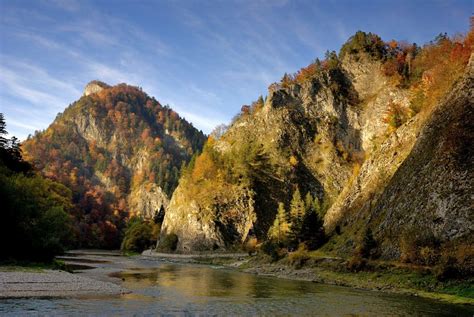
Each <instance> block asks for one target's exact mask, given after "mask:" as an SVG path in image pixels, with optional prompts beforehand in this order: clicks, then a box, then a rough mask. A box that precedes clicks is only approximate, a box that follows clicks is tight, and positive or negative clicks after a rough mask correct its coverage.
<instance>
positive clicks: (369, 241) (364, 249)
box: [356, 228, 377, 259]
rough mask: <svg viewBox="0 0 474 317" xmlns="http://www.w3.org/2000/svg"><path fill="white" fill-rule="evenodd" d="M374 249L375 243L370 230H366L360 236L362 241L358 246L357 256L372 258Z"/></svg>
mask: <svg viewBox="0 0 474 317" xmlns="http://www.w3.org/2000/svg"><path fill="white" fill-rule="evenodd" d="M376 247H377V241H375V239H374V236H373V234H372V230H371V229H370V228H367V229H366V230H365V232H364V234H363V236H362V239H361V240H360V244H359V247H358V248H357V250H356V252H357V254H358V255H359V256H361V257H363V258H366V259H368V258H370V257H372V256H374V251H375V248H376Z"/></svg>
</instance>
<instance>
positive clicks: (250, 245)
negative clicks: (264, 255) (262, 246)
mask: <svg viewBox="0 0 474 317" xmlns="http://www.w3.org/2000/svg"><path fill="white" fill-rule="evenodd" d="M244 250H245V251H246V252H247V253H248V254H249V255H252V254H254V253H255V252H256V251H257V239H256V238H249V239H247V241H246V242H245V244H244Z"/></svg>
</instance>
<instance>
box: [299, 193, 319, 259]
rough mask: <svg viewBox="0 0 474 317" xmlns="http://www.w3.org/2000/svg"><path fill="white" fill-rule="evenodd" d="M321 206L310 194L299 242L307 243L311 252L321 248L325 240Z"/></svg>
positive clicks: (307, 197) (306, 199) (307, 195)
mask: <svg viewBox="0 0 474 317" xmlns="http://www.w3.org/2000/svg"><path fill="white" fill-rule="evenodd" d="M319 213H320V205H319V200H318V198H317V197H315V198H314V199H313V197H312V196H311V194H310V193H309V192H308V193H307V194H306V197H305V215H304V218H303V222H302V225H301V230H300V232H299V239H298V240H299V241H302V242H305V244H306V246H307V247H308V249H310V250H314V249H316V248H318V247H319V246H321V245H322V244H323V243H324V240H325V234H324V227H323V220H322V218H321V216H320V214H319Z"/></svg>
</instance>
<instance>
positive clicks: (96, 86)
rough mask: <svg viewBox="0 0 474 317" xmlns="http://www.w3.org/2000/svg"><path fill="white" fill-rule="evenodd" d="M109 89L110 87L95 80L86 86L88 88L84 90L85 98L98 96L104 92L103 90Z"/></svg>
mask: <svg viewBox="0 0 474 317" xmlns="http://www.w3.org/2000/svg"><path fill="white" fill-rule="evenodd" d="M109 87H110V86H109V85H107V84H106V83H104V82H101V81H99V80H93V81H91V82H90V83H88V84H87V85H86V88H84V96H89V95H90V94H96V93H98V92H100V91H102V90H103V89H105V88H109Z"/></svg>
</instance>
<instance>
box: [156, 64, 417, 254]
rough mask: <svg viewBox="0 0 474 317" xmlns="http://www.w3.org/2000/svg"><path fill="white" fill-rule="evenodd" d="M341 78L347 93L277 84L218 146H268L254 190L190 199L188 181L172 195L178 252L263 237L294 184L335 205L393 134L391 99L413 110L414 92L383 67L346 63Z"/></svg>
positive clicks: (170, 217) (327, 78)
mask: <svg viewBox="0 0 474 317" xmlns="http://www.w3.org/2000/svg"><path fill="white" fill-rule="evenodd" d="M338 76H340V78H342V79H339V80H341V81H343V82H344V85H345V91H344V92H342V93H341V92H338V91H335V90H334V89H333V82H334V79H332V78H331V75H328V74H321V75H320V76H318V77H315V78H313V79H311V80H309V81H307V82H305V83H304V84H301V85H300V84H293V85H290V86H287V87H282V85H280V84H273V85H271V86H270V87H269V91H268V97H267V98H266V100H265V102H264V103H263V104H262V106H261V108H260V109H259V110H258V111H255V112H254V113H252V115H241V116H240V118H239V119H238V120H236V121H235V122H234V123H233V124H232V125H231V126H230V127H229V129H228V130H227V131H226V133H225V134H224V135H223V136H222V137H220V138H219V139H218V140H216V142H215V144H214V145H213V147H214V149H216V150H217V151H218V152H219V153H222V154H223V155H225V153H229V152H232V151H233V150H235V149H236V148H239V147H242V146H244V145H245V144H246V143H252V144H257V145H258V146H260V145H261V147H262V149H263V150H262V151H264V152H265V155H266V156H267V158H268V164H270V165H271V166H272V170H271V173H270V174H271V175H269V176H265V177H264V178H263V179H261V180H259V181H258V182H257V183H253V184H250V185H245V184H239V183H234V184H226V186H223V187H222V188H223V189H222V190H220V191H218V192H217V193H215V195H216V197H217V198H216V199H215V200H214V201H212V202H210V203H202V201H200V200H199V199H198V198H196V197H193V196H192V195H191V194H190V193H191V192H193V190H194V189H195V188H196V187H197V184H192V182H191V184H190V182H183V184H180V185H179V186H178V188H177V189H176V191H175V193H174V195H173V196H172V199H171V202H170V205H169V208H168V210H167V214H166V216H165V221H164V223H163V227H162V229H163V230H162V234H170V233H175V234H177V235H178V238H179V242H178V250H179V251H192V250H196V249H206V248H207V249H212V248H228V247H229V246H232V245H235V244H239V243H242V242H243V241H244V240H245V239H246V238H247V236H248V234H249V233H252V234H255V235H256V236H257V237H259V238H261V239H264V238H265V236H266V233H267V231H268V228H269V226H270V225H271V223H272V221H273V219H274V215H275V212H276V210H277V206H278V203H279V202H280V201H281V202H284V203H285V204H286V205H287V206H288V204H289V201H290V200H291V194H292V191H293V190H294V187H293V185H294V184H297V185H298V187H299V189H300V191H301V192H302V193H303V195H305V194H306V193H307V192H311V194H312V195H313V196H316V197H318V198H319V199H320V201H321V202H323V201H327V202H332V201H335V200H336V198H337V197H338V195H339V194H340V193H341V192H342V191H343V189H344V188H345V186H346V185H347V183H348V182H349V181H350V179H351V178H352V177H353V173H354V169H355V168H356V166H357V167H358V166H359V165H360V164H361V163H362V162H363V160H364V157H365V155H368V154H369V153H371V152H372V151H373V147H374V143H375V142H376V141H377V140H376V139H377V138H376V136H378V135H381V134H382V133H383V132H385V131H386V130H387V123H385V122H384V120H383V116H384V115H385V113H386V111H387V109H388V106H389V102H390V101H393V100H396V101H397V102H398V103H400V104H401V105H402V106H404V107H407V105H408V96H407V93H406V92H404V91H403V90H402V89H400V88H397V87H396V85H395V84H394V83H391V82H389V81H388V80H386V79H385V78H384V75H383V74H382V73H381V65H380V62H375V61H373V60H370V59H368V58H365V59H364V58H362V59H359V60H358V61H355V60H353V59H346V60H344V61H343V65H342V70H341V73H339V74H338ZM374 79H375V80H374ZM292 160H293V161H292ZM216 184H217V181H216ZM292 184H293V185H292ZM236 193H240V194H239V195H237V194H236ZM244 193H245V194H244ZM237 196H238V197H239V199H237V198H236V197H237ZM228 214H234V216H233V218H232V217H227V215H228ZM230 218H231V219H232V221H231V220H229V219H230ZM221 219H226V223H227V225H224V226H223V225H222V221H221ZM236 229H237V230H236Z"/></svg>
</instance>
